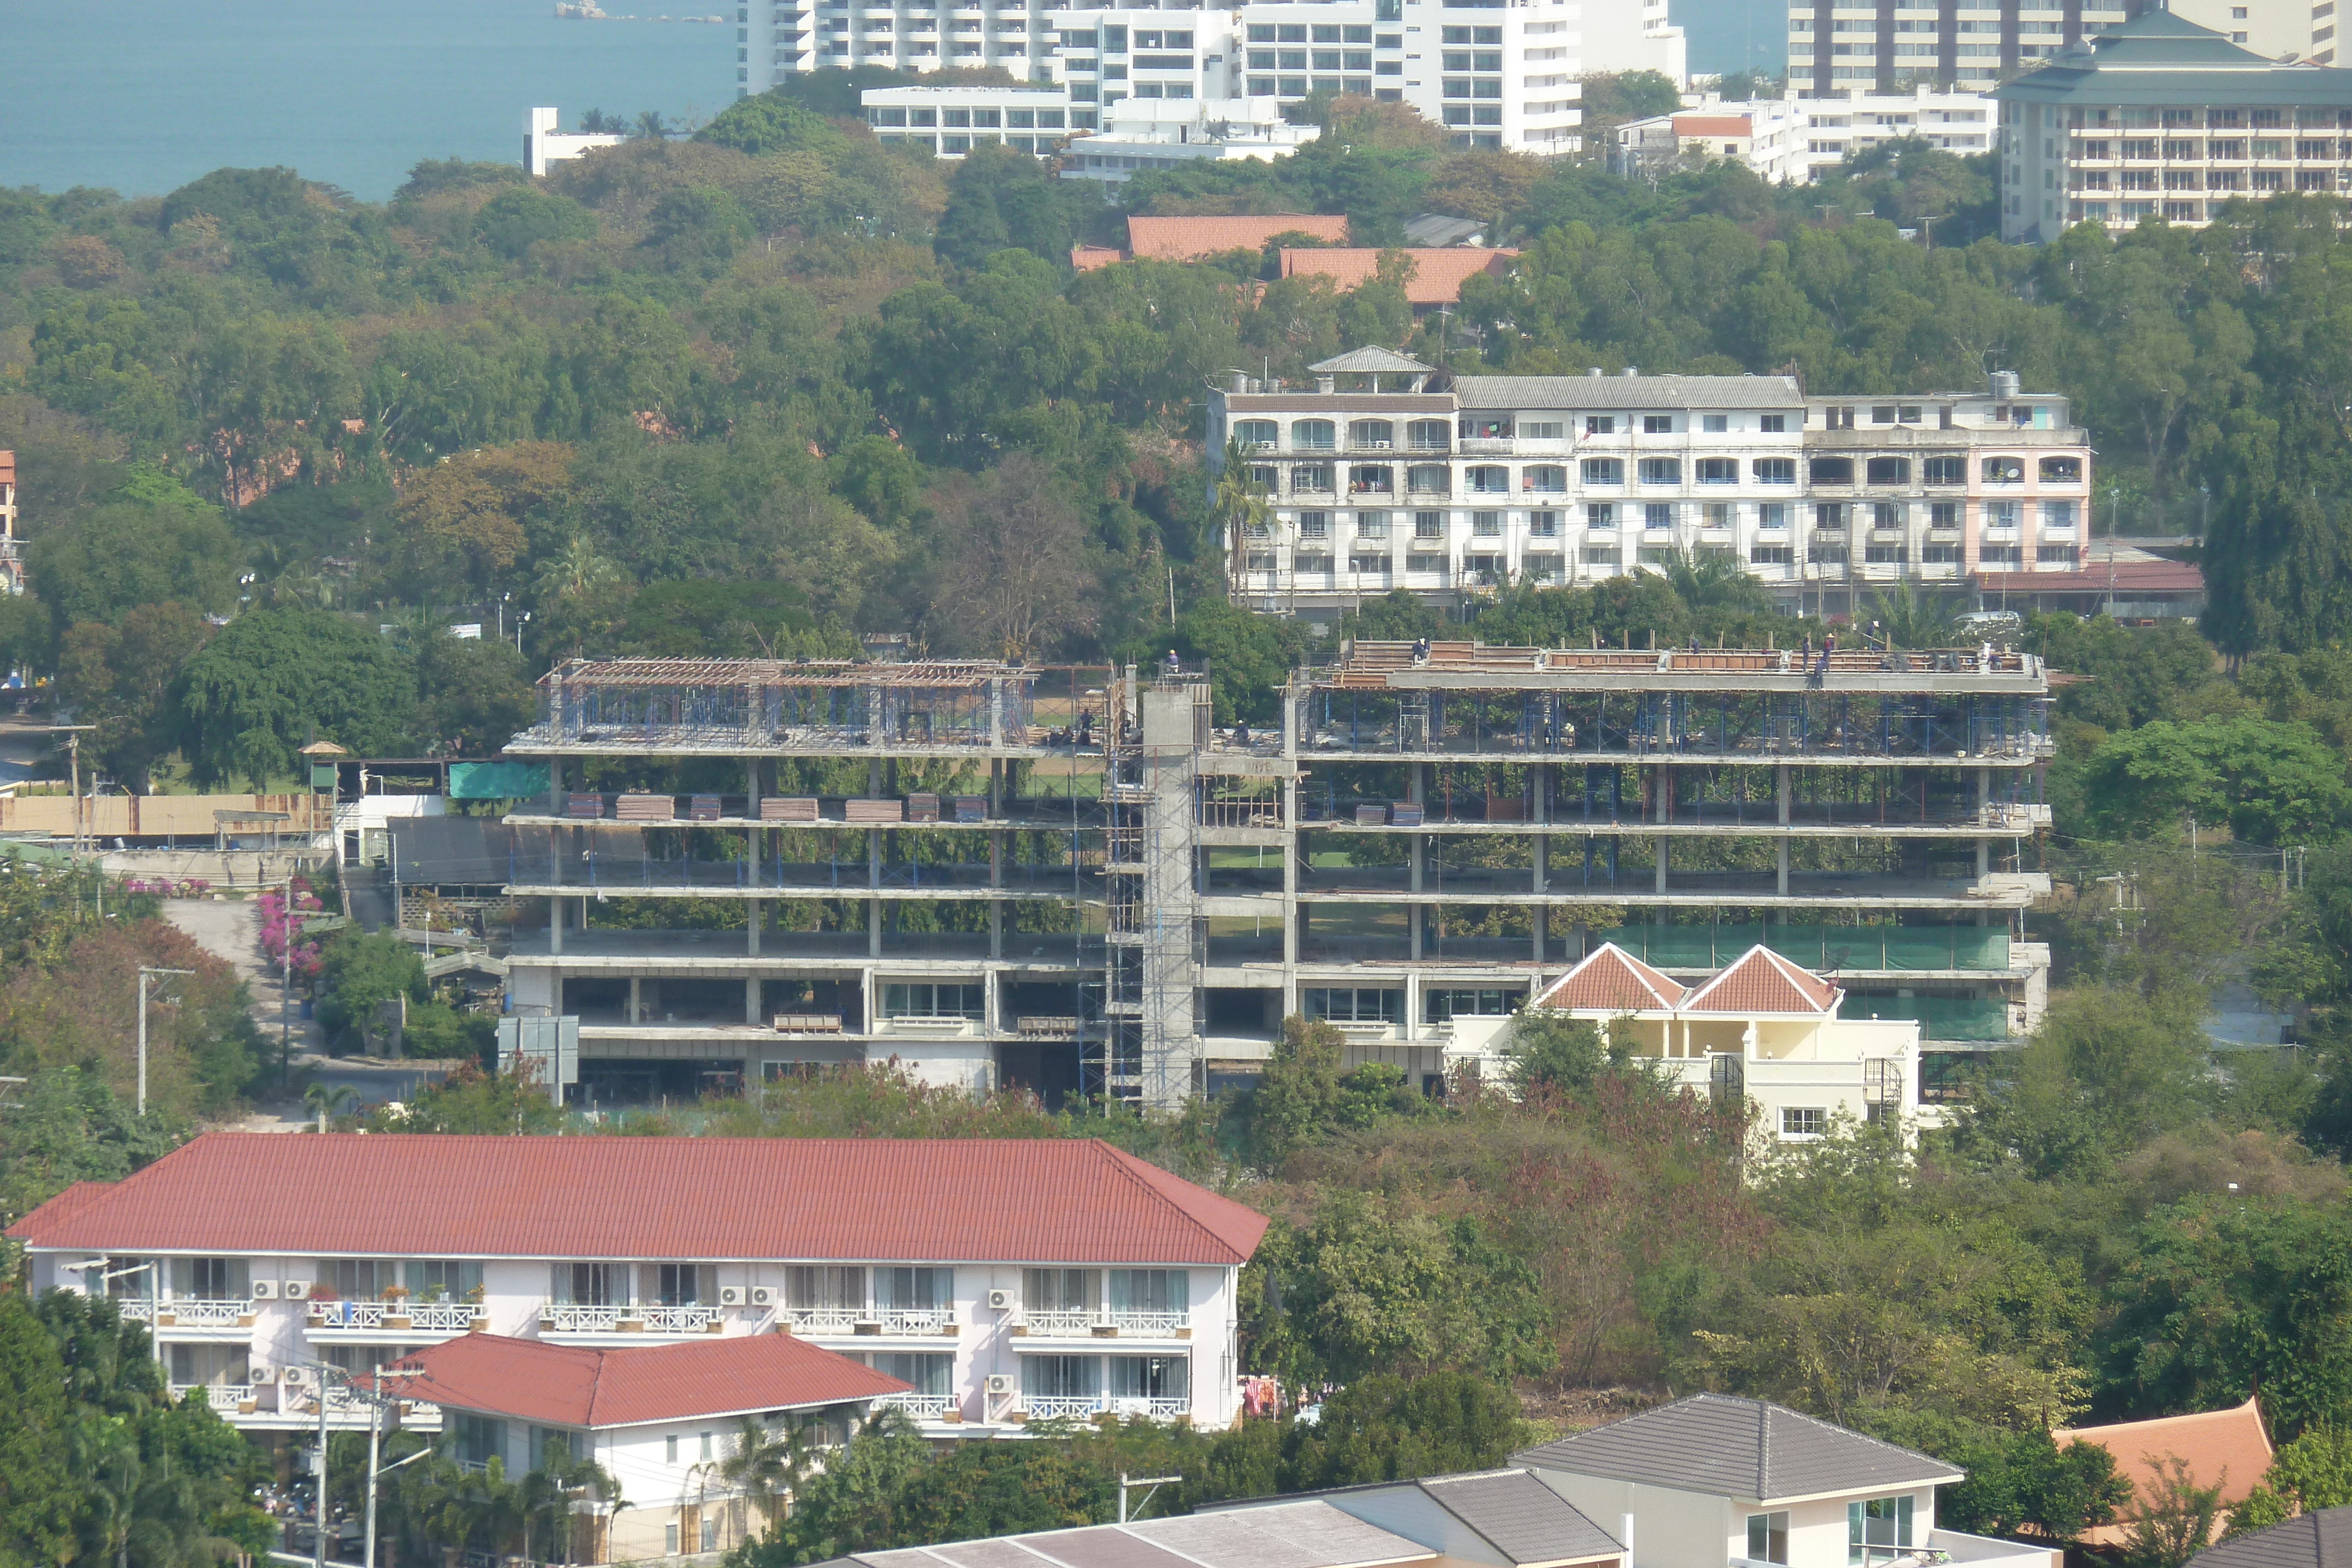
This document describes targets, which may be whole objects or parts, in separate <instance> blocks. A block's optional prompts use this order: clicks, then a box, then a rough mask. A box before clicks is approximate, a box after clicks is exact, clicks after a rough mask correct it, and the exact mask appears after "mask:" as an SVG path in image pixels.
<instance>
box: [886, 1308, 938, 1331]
mask: <svg viewBox="0 0 2352 1568" xmlns="http://www.w3.org/2000/svg"><path fill="white" fill-rule="evenodd" d="M872 1315H873V1319H874V1321H876V1322H879V1323H881V1325H882V1332H883V1333H939V1332H940V1330H941V1329H951V1328H953V1327H955V1312H954V1311H953V1310H952V1309H951V1308H948V1307H877V1309H875V1311H874V1312H873V1314H872Z"/></svg>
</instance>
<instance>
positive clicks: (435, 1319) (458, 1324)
mask: <svg viewBox="0 0 2352 1568" xmlns="http://www.w3.org/2000/svg"><path fill="white" fill-rule="evenodd" d="M483 1315H484V1313H483V1311H482V1308H481V1307H480V1305H479V1304H478V1303H476V1302H473V1301H415V1302H412V1303H411V1304H410V1306H409V1309H408V1326H409V1327H410V1328H413V1329H416V1330H419V1331H421V1332H423V1333H465V1332H466V1331H467V1329H469V1328H472V1327H473V1326H474V1320H475V1319H477V1318H479V1317H481V1316H483Z"/></svg>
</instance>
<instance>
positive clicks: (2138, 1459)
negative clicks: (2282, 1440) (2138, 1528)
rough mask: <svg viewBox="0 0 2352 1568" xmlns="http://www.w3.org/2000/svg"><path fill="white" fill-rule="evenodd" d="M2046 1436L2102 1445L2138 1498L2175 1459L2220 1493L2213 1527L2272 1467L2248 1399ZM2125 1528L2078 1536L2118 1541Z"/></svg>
mask: <svg viewBox="0 0 2352 1568" xmlns="http://www.w3.org/2000/svg"><path fill="white" fill-rule="evenodd" d="M2050 1436H2051V1437H2053V1439H2055V1440H2056V1442H2057V1443H2058V1445H2059V1446H2060V1447H2061V1448H2063V1447H2064V1446H2065V1445H2066V1444H2068V1443H2070V1442H2074V1441H2078V1440H2079V1441H2081V1442H2085V1443H2095V1444H2097V1445H2098V1446H2099V1447H2100V1448H2105V1449H2106V1451H2107V1452H2108V1453H2110V1454H2113V1455H2114V1456H2115V1458H2116V1474H2117V1475H2120V1476H2122V1477H2123V1478H2124V1479H2126V1480H2128V1481H2130V1482H2131V1483H2132V1487H2133V1489H2134V1490H2135V1492H2136V1493H2137V1496H2138V1497H2139V1498H2140V1499H2141V1500H2147V1499H2148V1498H2149V1497H2151V1496H2153V1495H2155V1492H2156V1490H2157V1489H2158V1487H2160V1486H2162V1485H2163V1484H2164V1483H2165V1482H2167V1481H2168V1480H2169V1479H2171V1476H2170V1471H2171V1461H2172V1460H2174V1459H2179V1460H2180V1461H2181V1462H2182V1463H2183V1464H2186V1465H2187V1466H2188V1467H2189V1481H2190V1483H2191V1484H2193V1485H2196V1486H2200V1487H2211V1488H2213V1489H2214V1490H2218V1491H2219V1492H2220V1493H2221V1509H2222V1512H2221V1517H2219V1518H2217V1519H2216V1520H2215V1521H2213V1527H2214V1529H2215V1531H2217V1532H2218V1531H2220V1530H2221V1527H2222V1526H2223V1525H2224V1524H2226V1523H2227V1522H2228V1520H2229V1511H2230V1510H2231V1509H2232V1508H2235V1507H2236V1506H2237V1505H2238V1504H2240V1503H2242V1502H2243V1501H2245V1500H2246V1494H2247V1493H2248V1492H2251V1491H2252V1490H2254V1488H2255V1487H2257V1486H2258V1485H2260V1484H2261V1483H2262V1479H2263V1472H2264V1471H2266V1470H2268V1469H2270V1468H2271V1435H2270V1432H2269V1430H2268V1429H2267V1428H2266V1427H2264V1426H2263V1412H2262V1408H2261V1406H2258V1405H2256V1404H2255V1402H2254V1401H2253V1400H2252V1399H2248V1400H2247V1401H2246V1402H2245V1403H2244V1404H2243V1405H2233V1406H2231V1407H2230V1408H2229V1409H2227V1410H2200V1411H2198V1412H2197V1413H2196V1414H2194V1415H2190V1416H2158V1417H2157V1418H2156V1419H2155V1420H2153V1421H2118V1422H2116V1423H2115V1424H2114V1425H2113V1426H2107V1427H2072V1428H2062V1429H2060V1430H2058V1431H2054V1432H2053V1433H2051V1434H2050ZM2127 1533H2128V1530H2127V1527H2126V1526H2124V1525H2121V1524H2103V1525H2099V1526H2097V1527H2095V1529H2093V1530H2091V1531H2089V1532H2088V1533H2087V1534H2085V1535H2084V1538H2083V1539H2084V1542H2085V1543H2087V1544H2089V1545H2093V1546H2121V1545H2124V1544H2125V1537H2126V1534H2127Z"/></svg>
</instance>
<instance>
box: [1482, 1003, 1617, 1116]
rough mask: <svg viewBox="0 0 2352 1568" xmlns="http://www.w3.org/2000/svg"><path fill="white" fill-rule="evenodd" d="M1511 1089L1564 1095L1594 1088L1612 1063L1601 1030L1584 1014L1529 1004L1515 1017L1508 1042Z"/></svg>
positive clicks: (1536, 1095) (1538, 1095)
mask: <svg viewBox="0 0 2352 1568" xmlns="http://www.w3.org/2000/svg"><path fill="white" fill-rule="evenodd" d="M1504 1051H1505V1054H1506V1055H1507V1057H1508V1059H1509V1061H1510V1085H1511V1092H1513V1093H1515V1094H1517V1095H1518V1096H1519V1097H1520V1098H1521V1099H1522V1100H1538V1099H1544V1098H1547V1097H1549V1098H1551V1099H1555V1100H1557V1099H1561V1098H1565V1097H1566V1096H1569V1095H1572V1094H1576V1093H1580V1092H1582V1091H1584V1090H1587V1089H1590V1088H1591V1087H1592V1081H1593V1080H1594V1079H1595V1078H1598V1077H1599V1076H1600V1075H1601V1070H1602V1069H1603V1068H1604V1067H1606V1066H1607V1065H1608V1061H1609V1053H1608V1052H1607V1051H1605V1050H1603V1049H1602V1047H1601V1031H1600V1030H1598V1029H1596V1028H1594V1027H1593V1026H1592V1025H1591V1023H1589V1022H1587V1021H1585V1020H1584V1019H1576V1018H1570V1016H1569V1015H1567V1014H1566V1013H1559V1012H1552V1011H1550V1010H1549V1009H1528V1010H1527V1011H1524V1012H1522V1013H1520V1014H1519V1016H1518V1017H1517V1018H1516V1019H1512V1020H1511V1029H1510V1037H1509V1040H1508V1041H1507V1043H1506V1044H1505V1046H1504Z"/></svg>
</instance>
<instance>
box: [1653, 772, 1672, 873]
mask: <svg viewBox="0 0 2352 1568" xmlns="http://www.w3.org/2000/svg"><path fill="white" fill-rule="evenodd" d="M1668 777H1669V775H1668V773H1667V770H1666V768H1665V765H1664V763H1661V764H1659V765H1658V787H1657V809H1656V813H1655V815H1656V817H1657V821H1658V825H1659V827H1660V828H1661V829H1663V828H1664V825H1665V822H1666V820H1667V818H1668V816H1669V815H1670V812H1669V810H1668V807H1667V804H1666V800H1667V795H1668V793H1669V791H1671V790H1672V789H1673V788H1674V786H1673V785H1672V784H1670V783H1669V782H1668V781H1667V780H1668ZM1656 842H1657V846H1658V891H1659V892H1660V893H1664V892H1665V891H1666V835H1665V834H1664V831H1661V832H1660V833H1659V834H1658V835H1657V840H1656Z"/></svg>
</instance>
